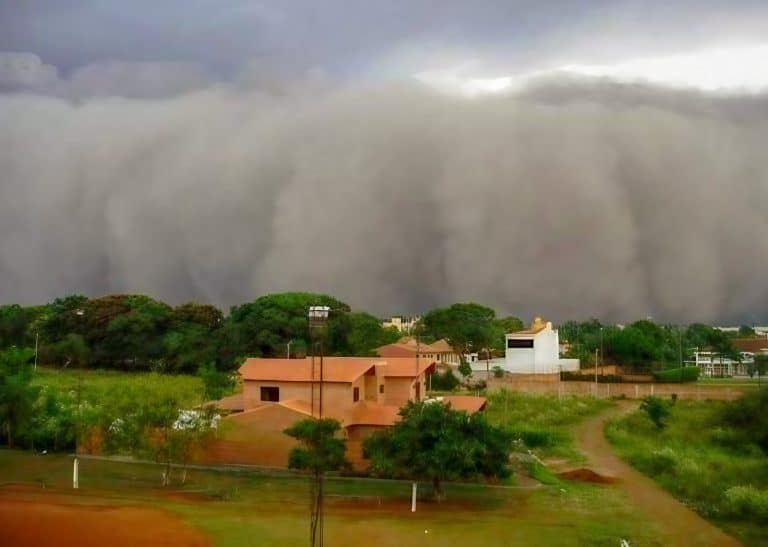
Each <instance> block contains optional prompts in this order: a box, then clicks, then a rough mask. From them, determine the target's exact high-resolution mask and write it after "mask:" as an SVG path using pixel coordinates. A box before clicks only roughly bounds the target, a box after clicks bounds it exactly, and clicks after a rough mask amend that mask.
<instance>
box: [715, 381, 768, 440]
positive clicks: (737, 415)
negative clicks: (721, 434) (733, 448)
mask: <svg viewBox="0 0 768 547" xmlns="http://www.w3.org/2000/svg"><path fill="white" fill-rule="evenodd" d="M722 420H723V422H724V423H725V424H726V425H729V426H731V427H733V428H734V429H736V430H737V431H739V432H741V433H742V434H743V435H744V436H745V437H746V438H747V439H748V440H749V441H751V442H753V443H755V444H756V445H757V446H759V447H760V448H761V449H762V450H763V452H765V453H766V454H768V391H767V390H762V389H760V390H756V391H753V392H751V393H746V394H744V395H742V396H741V397H740V398H739V399H737V400H736V401H733V402H731V403H728V404H727V405H726V406H725V407H724V408H723V411H722Z"/></svg>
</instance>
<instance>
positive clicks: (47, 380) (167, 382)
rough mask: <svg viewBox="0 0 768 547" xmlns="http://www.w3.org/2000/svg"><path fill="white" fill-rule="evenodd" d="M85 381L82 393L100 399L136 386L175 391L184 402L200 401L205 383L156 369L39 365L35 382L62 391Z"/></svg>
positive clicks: (164, 391)
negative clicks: (85, 368) (149, 370)
mask: <svg viewBox="0 0 768 547" xmlns="http://www.w3.org/2000/svg"><path fill="white" fill-rule="evenodd" d="M81 381H82V386H81V389H82V397H83V399H84V400H86V401H89V402H91V403H98V402H100V401H102V400H103V399H104V398H105V397H108V396H109V393H110V392H112V391H114V390H121V389H130V388H137V389H140V390H142V391H150V392H155V393H158V394H161V393H172V394H174V395H175V396H176V397H178V398H179V400H180V402H181V403H182V404H183V405H185V406H195V405H198V404H200V402H201V397H202V391H203V383H202V381H201V380H200V378H198V377H197V376H191V375H185V374H179V375H171V374H157V373H154V372H133V373H126V372H119V371H112V370H84V371H82V373H81V372H80V371H78V370H72V369H52V368H44V367H40V368H38V369H37V372H36V373H35V378H34V380H33V383H34V384H35V385H39V386H42V387H46V388H48V389H53V390H57V391H60V392H76V391H77V389H78V385H79V384H80V382H81Z"/></svg>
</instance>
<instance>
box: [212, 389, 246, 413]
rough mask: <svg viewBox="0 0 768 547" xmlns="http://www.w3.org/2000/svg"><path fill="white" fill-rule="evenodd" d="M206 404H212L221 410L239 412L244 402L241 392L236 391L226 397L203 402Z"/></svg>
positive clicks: (243, 407)
mask: <svg viewBox="0 0 768 547" xmlns="http://www.w3.org/2000/svg"><path fill="white" fill-rule="evenodd" d="M205 404H206V405H213V406H215V407H216V408H220V409H222V410H231V411H233V412H240V411H242V410H244V409H245V402H244V401H243V394H242V393H236V394H235V395H230V396H228V397H222V398H221V399H219V400H218V401H210V402H208V403H205Z"/></svg>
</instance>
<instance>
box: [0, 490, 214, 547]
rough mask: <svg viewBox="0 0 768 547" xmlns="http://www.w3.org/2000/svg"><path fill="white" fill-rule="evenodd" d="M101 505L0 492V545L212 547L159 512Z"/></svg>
mask: <svg viewBox="0 0 768 547" xmlns="http://www.w3.org/2000/svg"><path fill="white" fill-rule="evenodd" d="M114 503H115V500H106V503H101V502H100V501H99V500H98V499H95V498H89V497H87V496H81V495H64V494H61V493H55V492H51V491H46V490H43V489H42V488H41V489H39V490H37V491H35V490H33V489H31V488H16V487H6V488H2V489H0V545H13V546H14V547H39V546H42V545H45V546H47V547H69V546H77V547H103V546H104V545H108V546H109V547H135V546H138V545H152V546H153V547H171V546H183V547H208V546H209V545H210V544H209V542H208V540H207V539H206V537H205V536H204V535H203V534H202V532H199V531H197V530H195V529H193V528H191V527H189V526H187V525H186V524H184V522H183V521H182V520H181V519H179V518H177V517H175V516H173V515H172V514H170V513H166V512H164V511H161V510H158V509H152V508H147V507H141V506H121V505H116V504H114Z"/></svg>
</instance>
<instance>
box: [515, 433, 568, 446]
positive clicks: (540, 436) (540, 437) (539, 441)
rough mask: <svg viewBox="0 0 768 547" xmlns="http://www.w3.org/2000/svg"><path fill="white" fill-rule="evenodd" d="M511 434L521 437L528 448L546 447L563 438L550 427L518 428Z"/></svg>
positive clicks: (562, 440) (554, 444)
mask: <svg viewBox="0 0 768 547" xmlns="http://www.w3.org/2000/svg"><path fill="white" fill-rule="evenodd" d="M513 436H514V437H516V438H518V439H521V440H522V441H523V443H524V444H525V446H527V447H528V448H548V447H552V446H557V445H558V444H560V443H562V442H564V440H565V439H564V437H563V435H562V434H561V433H558V432H556V431H552V430H550V429H532V428H526V429H520V430H517V431H514V432H513Z"/></svg>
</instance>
